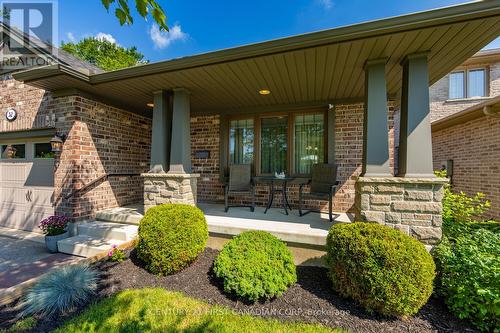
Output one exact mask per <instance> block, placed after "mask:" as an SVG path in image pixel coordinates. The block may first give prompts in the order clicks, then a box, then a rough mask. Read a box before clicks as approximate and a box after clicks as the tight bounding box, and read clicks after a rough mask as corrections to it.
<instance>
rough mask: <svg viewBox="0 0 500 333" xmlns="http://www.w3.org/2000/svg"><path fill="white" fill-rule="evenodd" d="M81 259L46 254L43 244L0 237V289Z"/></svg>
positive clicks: (64, 255) (59, 254) (58, 254)
mask: <svg viewBox="0 0 500 333" xmlns="http://www.w3.org/2000/svg"><path fill="white" fill-rule="evenodd" d="M80 259H81V258H78V257H75V256H70V255H66V254H62V253H56V254H51V253H49V252H47V249H46V248H45V244H41V243H38V242H33V241H30V240H26V239H13V238H9V237H3V236H0V289H3V288H9V287H12V286H15V285H17V284H19V283H22V282H24V281H27V280H29V279H32V278H34V277H36V276H39V275H41V274H44V273H46V272H48V271H49V270H51V269H53V268H55V267H58V266H60V265H63V264H68V263H70V262H74V261H76V260H80Z"/></svg>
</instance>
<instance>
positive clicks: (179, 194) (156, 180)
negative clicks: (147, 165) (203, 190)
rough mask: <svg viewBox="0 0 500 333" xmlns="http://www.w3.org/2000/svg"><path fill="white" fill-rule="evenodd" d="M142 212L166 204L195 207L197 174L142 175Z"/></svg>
mask: <svg viewBox="0 0 500 333" xmlns="http://www.w3.org/2000/svg"><path fill="white" fill-rule="evenodd" d="M141 177H142V178H143V179H144V211H145V212H146V211H147V210H148V209H149V208H151V207H154V206H158V205H161V204H167V203H183V204H188V205H193V206H194V205H196V182H197V179H198V177H200V175H198V174H169V173H143V174H142V175H141Z"/></svg>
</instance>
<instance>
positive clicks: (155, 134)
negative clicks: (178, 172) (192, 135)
mask: <svg viewBox="0 0 500 333" xmlns="http://www.w3.org/2000/svg"><path fill="white" fill-rule="evenodd" d="M153 96H154V107H153V129H152V138H151V169H150V171H149V172H151V173H165V172H167V171H168V169H169V160H170V139H171V137H172V135H171V132H172V105H171V96H170V94H169V93H168V92H167V91H165V90H160V91H156V92H154V93H153Z"/></svg>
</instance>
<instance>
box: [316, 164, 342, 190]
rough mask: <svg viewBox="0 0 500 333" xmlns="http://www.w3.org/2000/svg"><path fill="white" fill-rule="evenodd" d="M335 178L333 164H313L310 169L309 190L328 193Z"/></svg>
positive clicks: (334, 166) (335, 171)
mask: <svg viewBox="0 0 500 333" xmlns="http://www.w3.org/2000/svg"><path fill="white" fill-rule="evenodd" d="M336 180H337V166H336V165H335V164H314V165H313V166H312V169H311V192H313V193H329V192H330V189H331V187H332V186H333V185H335V182H336Z"/></svg>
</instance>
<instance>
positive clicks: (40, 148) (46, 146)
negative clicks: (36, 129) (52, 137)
mask: <svg viewBox="0 0 500 333" xmlns="http://www.w3.org/2000/svg"><path fill="white" fill-rule="evenodd" d="M54 155H55V154H54V152H52V146H51V144H50V142H44V143H35V158H54Z"/></svg>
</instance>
